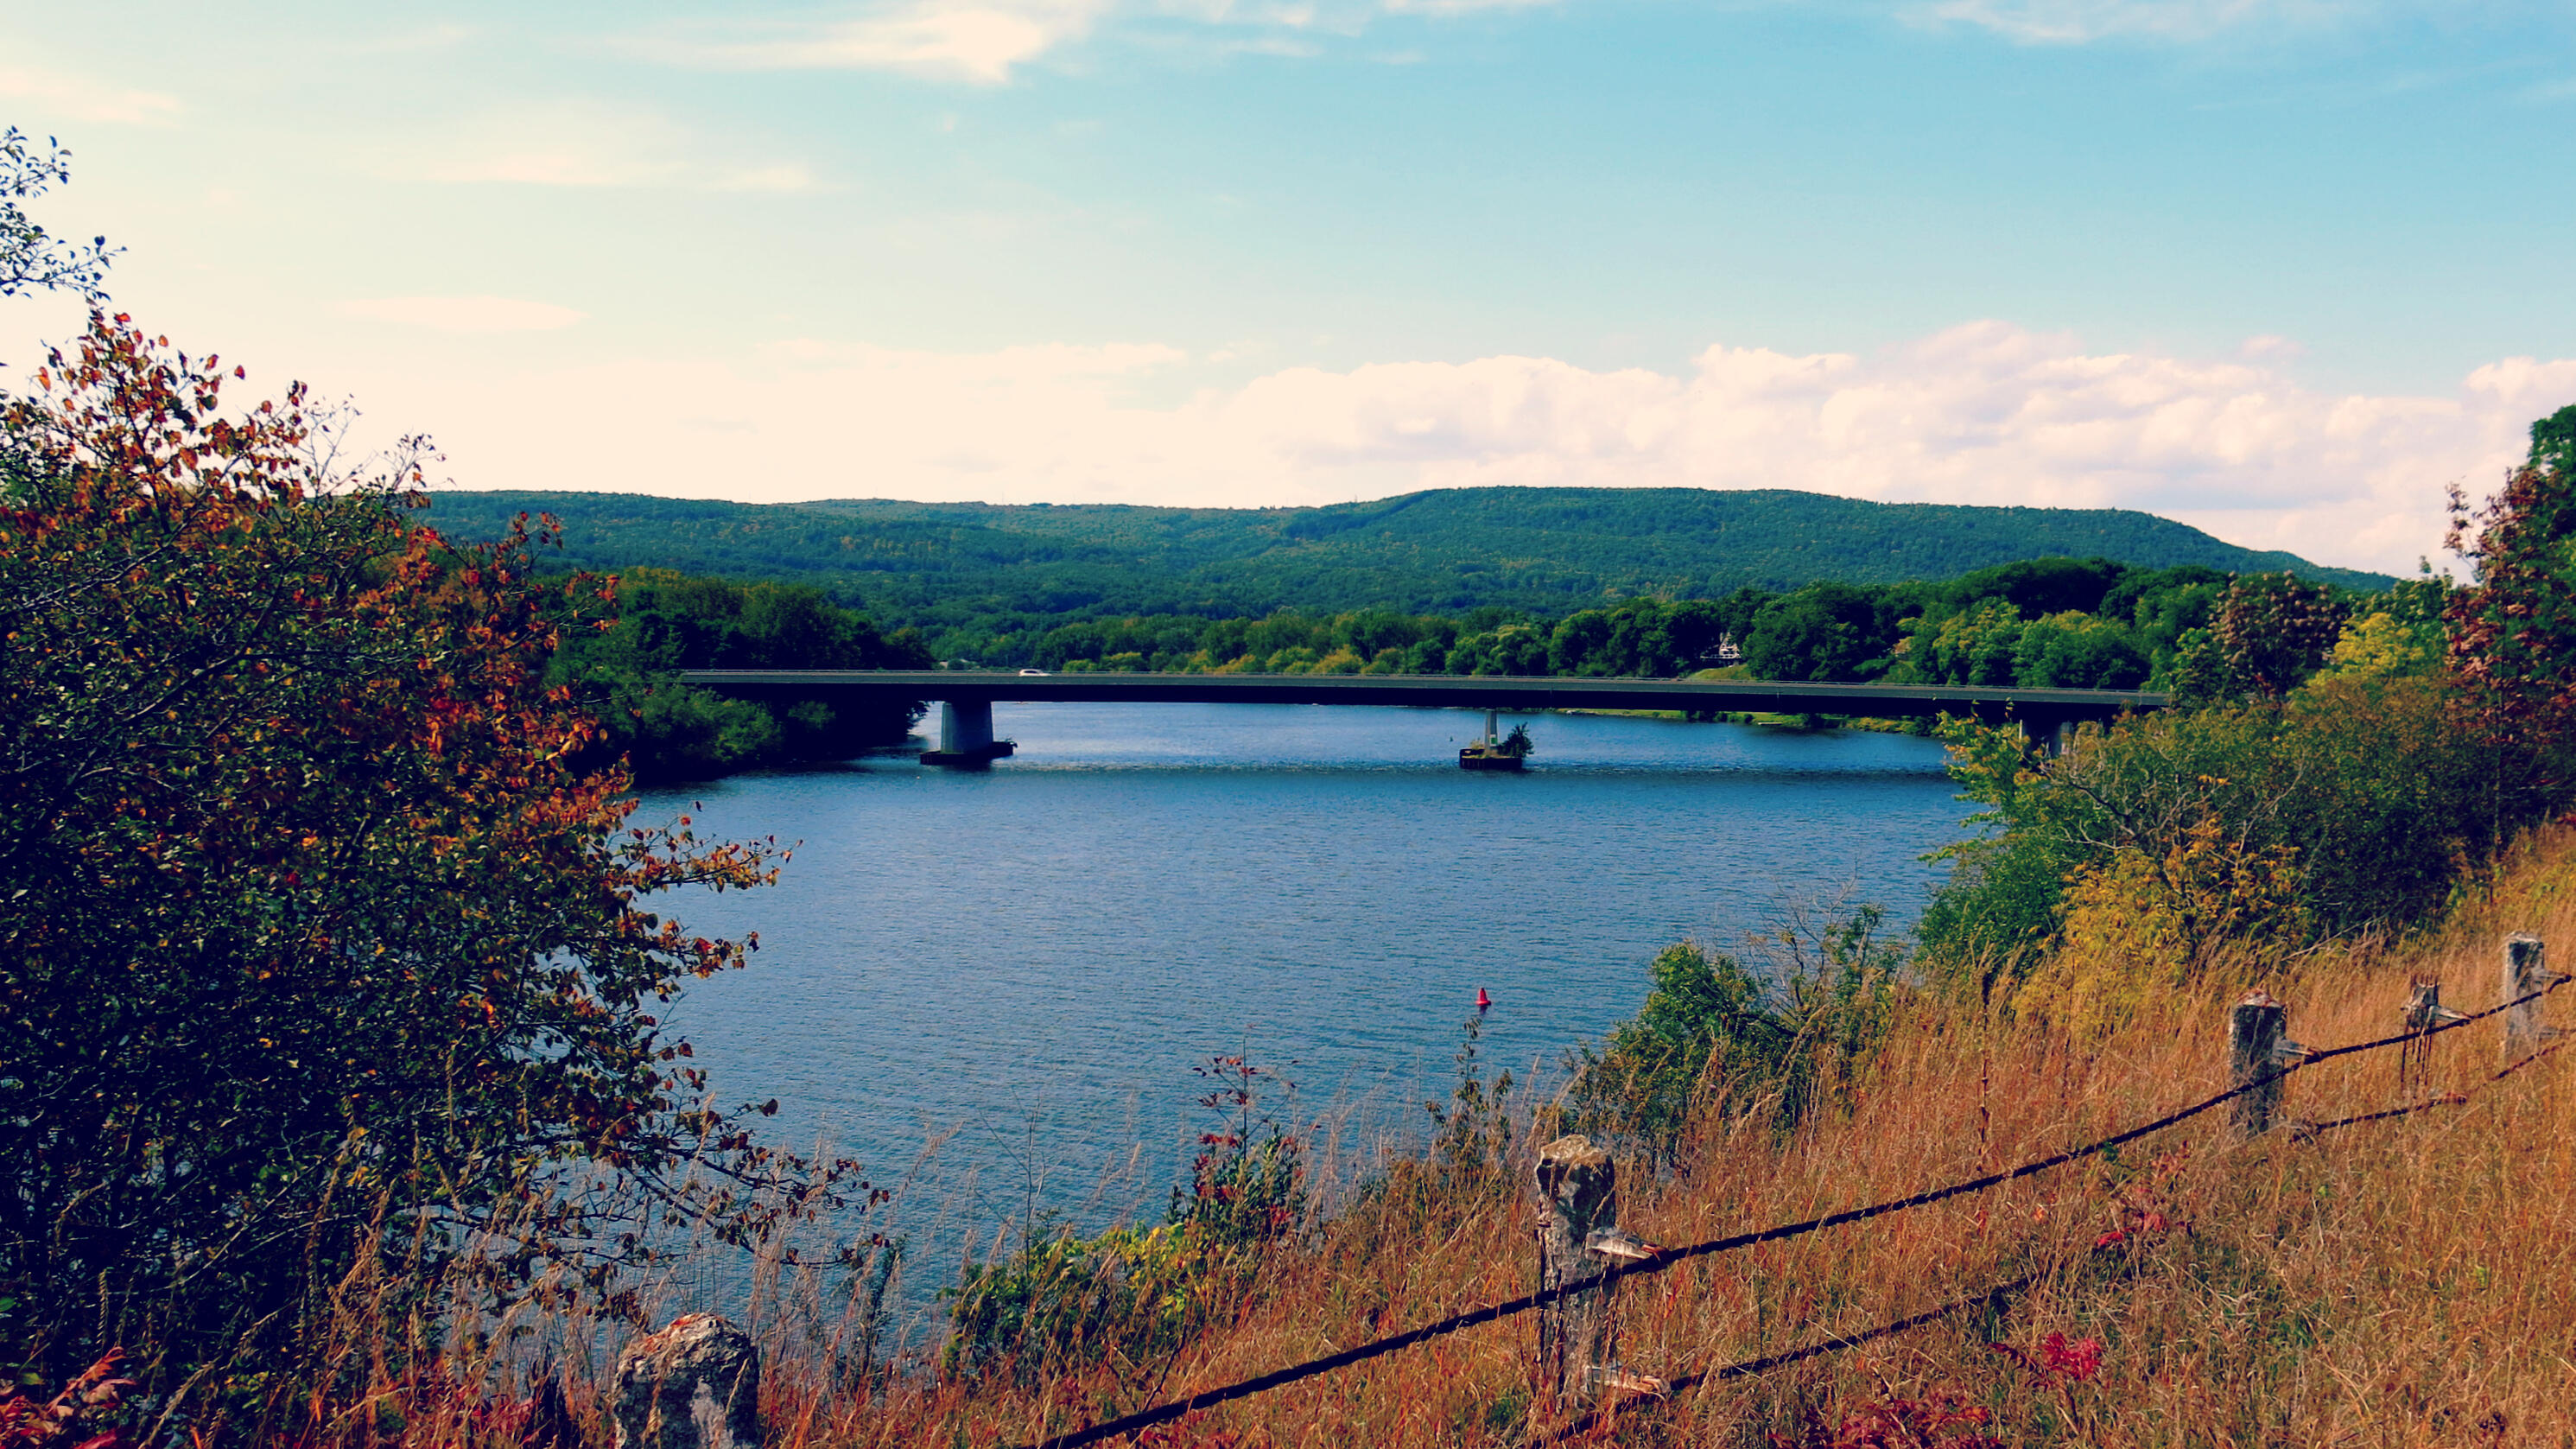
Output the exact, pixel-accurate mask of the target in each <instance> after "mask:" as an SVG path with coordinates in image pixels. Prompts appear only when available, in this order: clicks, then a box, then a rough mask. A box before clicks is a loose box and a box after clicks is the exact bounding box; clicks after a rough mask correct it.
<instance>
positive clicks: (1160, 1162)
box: [645, 704, 1967, 1223]
mask: <svg viewBox="0 0 2576 1449" xmlns="http://www.w3.org/2000/svg"><path fill="white" fill-rule="evenodd" d="M994 723H995V727H996V730H997V732H999V733H1001V734H1004V735H1008V736H1010V737H1013V738H1016V739H1017V740H1018V741H1019V742H1020V753H1019V755H1018V757H1017V758H1014V759H1011V760H1006V761H1003V762H1001V763H1000V764H999V765H997V766H996V767H995V768H994V769H993V770H992V771H991V772H989V773H984V774H954V773H948V772H944V771H938V770H925V769H923V768H921V767H920V766H918V765H916V764H914V763H912V762H911V760H909V759H908V758H902V757H895V756H889V757H885V758H881V759H873V760H863V761H859V762H857V763H855V764H853V765H852V766H850V767H848V768H847V769H844V770H836V771H827V772H816V773H800V774H781V775H765V776H744V777H737V778H734V779H730V780H726V781H723V782H721V783H717V784H710V785H707V786H703V787H700V788H696V789H692V790H689V791H686V792H679V793H662V794H657V795H653V796H649V797H648V798H647V800H646V803H645V813H646V814H647V815H648V816H649V815H669V814H672V813H676V812H678V811H680V810H684V809H688V808H689V807H690V804H691V802H692V801H696V802H702V806H703V808H701V809H699V810H697V812H696V814H697V818H698V821H699V824H700V827H701V830H702V832H704V833H706V834H710V835H714V836H731V837H752V836H768V835H775V836H777V837H779V839H780V840H781V841H782V842H784V841H791V840H795V841H801V842H802V844H801V845H800V846H799V847H798V848H797V850H796V852H795V858H794V860H793V861H792V862H791V863H789V864H788V866H787V867H786V869H785V872H784V876H783V878H782V881H781V884H780V885H779V886H778V887H777V888H776V889H774V890H766V891H757V892H752V893H749V894H745V895H727V896H691V897H681V898H675V899H671V900H669V901H668V902H667V903H665V904H666V908H667V909H668V910H670V911H671V913H673V914H676V915H678V916H680V917H681V919H683V920H685V921H686V922H687V923H688V924H689V925H690V927H691V928H692V929H694V930H698V931H702V932H722V933H727V934H731V933H737V932H740V931H743V930H747V929H756V930H758V931H759V932H760V939H761V949H760V951H759V952H758V954H757V955H756V956H754V957H753V961H754V965H753V966H752V968H751V969H749V970H747V971H743V972H739V973H735V974H733V975H730V976H727V977H724V978H720V979H718V980H715V981H711V982H707V983H703V984H699V985H695V986H693V987H692V988H691V990H690V993H689V995H688V996H687V997H686V998H685V999H684V1000H683V1001H682V1002H681V1004H680V1005H679V1006H678V1007H677V1008H676V1009H675V1010H674V1011H673V1012H672V1013H671V1014H670V1015H671V1019H672V1020H673V1021H674V1023H675V1024H676V1025H677V1026H679V1027H680V1028H681V1029H682V1030H683V1031H685V1032H686V1033H687V1035H688V1036H689V1037H690V1038H691V1040H692V1041H693V1042H694V1043H695V1044H696V1046H697V1050H698V1059H699V1061H700V1063H701V1064H702V1065H704V1066H706V1067H708V1068H709V1069H710V1070H711V1072H712V1075H713V1078H714V1085H715V1088H716V1090H717V1092H718V1094H719V1096H720V1097H722V1098H724V1099H727V1100H742V1099H751V1100H758V1099H761V1098H766V1097H772V1096H774V1097H777V1098H778V1099H779V1100H780V1102H781V1103H782V1109H781V1112H780V1115H779V1118H778V1121H777V1124H776V1125H777V1127H778V1128H779V1129H780V1130H781V1131H782V1132H783V1133H784V1134H785V1135H786V1136H787V1137H788V1138H789V1139H790V1140H792V1141H796V1142H800V1143H804V1142H812V1141H814V1140H815V1139H816V1138H817V1137H818V1136H825V1137H828V1138H829V1139H830V1140H831V1142H832V1144H833V1145H834V1147H835V1148H836V1149H837V1150H839V1151H841V1152H844V1153H848V1154H850V1155H854V1156H857V1157H859V1158H860V1159H861V1160H862V1161H864V1162H865V1163H866V1164H867V1165H868V1167H869V1168H870V1170H871V1171H872V1172H874V1173H876V1174H879V1176H880V1180H881V1181H882V1180H884V1179H885V1177H886V1176H887V1175H900V1174H901V1173H902V1172H903V1171H904V1170H905V1168H906V1166H907V1165H908V1164H910V1163H912V1162H913V1161H914V1160H915V1159H916V1157H917V1156H918V1154H919V1152H920V1149H921V1147H922V1144H923V1143H925V1142H926V1141H928V1140H930V1139H932V1138H933V1137H935V1136H938V1135H939V1134H942V1133H951V1134H953V1135H952V1136H951V1137H950V1138H949V1140H948V1141H947V1142H946V1143H945V1145H944V1146H942V1147H941V1148H940V1149H939V1151H938V1152H937V1153H936V1154H935V1155H934V1156H933V1157H932V1158H931V1159H930V1162H929V1167H928V1169H927V1172H926V1176H925V1180H924V1181H923V1183H922V1186H921V1188H919V1189H916V1195H920V1194H922V1193H930V1194H932V1195H937V1196H942V1197H943V1199H944V1201H945V1202H946V1205H947V1208H948V1214H949V1216H950V1217H951V1218H952V1219H954V1218H959V1217H970V1218H975V1219H980V1220H985V1221H990V1220H992V1219H993V1218H994V1217H996V1216H1009V1215H1015V1214H1016V1213H1017V1212H1018V1211H1019V1210H1020V1209H1021V1207H1022V1206H1024V1204H1025V1199H1026V1197H1027V1195H1028V1194H1029V1193H1031V1192H1032V1191H1034V1192H1035V1194H1036V1196H1037V1198H1038V1199H1039V1200H1040V1201H1041V1202H1044V1203H1049V1204H1053V1205H1056V1206H1059V1207H1064V1208H1067V1209H1069V1210H1070V1211H1071V1212H1072V1213H1073V1215H1074V1216H1075V1217H1076V1218H1077V1219H1078V1220H1087V1221H1088V1222H1092V1223H1097V1222H1101V1221H1105V1220H1107V1219H1110V1218H1113V1217H1116V1216H1118V1215H1120V1214H1121V1213H1123V1212H1126V1211H1128V1210H1130V1209H1133V1208H1137V1207H1140V1206H1148V1207H1150V1206H1159V1204H1160V1202H1161V1200H1162V1196H1163V1193H1164V1191H1165V1189H1166V1188H1167V1187H1168V1185H1169V1184H1170V1183H1171V1182H1172V1181H1173V1180H1174V1175H1175V1174H1176V1172H1177V1171H1178V1170H1179V1166H1180V1164H1182V1163H1184V1162H1186V1160H1187V1150H1186V1149H1185V1147H1184V1143H1185V1141H1186V1140H1187V1139H1188V1137H1189V1134H1191V1133H1194V1132H1195V1131H1196V1130H1197V1128H1198V1118H1199V1115H1200V1114H1199V1113H1198V1109H1197V1108H1195V1107H1194V1106H1193V1104H1192V1102H1191V1098H1192V1097H1193V1096H1194V1095H1195V1093H1196V1092H1197V1091H1198V1090H1200V1086H1199V1084H1198V1082H1197V1079H1195V1078H1193V1077H1192V1076H1191V1074H1190V1068H1191V1066H1192V1065H1193V1064H1194V1063H1199V1062H1203V1061H1204V1060H1205V1059H1206V1058H1207V1057H1209V1056H1210V1055H1212V1054H1217V1053H1238V1052H1240V1053H1244V1054H1247V1055H1249V1056H1250V1057H1252V1058H1253V1059H1254V1060H1255V1061H1257V1062H1260V1063H1265V1064H1272V1065H1276V1066H1279V1067H1281V1068H1282V1069H1284V1070H1286V1071H1287V1074H1288V1075H1289V1076H1290V1077H1292V1078H1293V1079H1294V1080H1295V1081H1296V1082H1297V1083H1298V1084H1299V1087H1300V1089H1301V1092H1300V1097H1301V1101H1302V1103H1303V1104H1304V1106H1305V1107H1306V1109H1307V1111H1308V1113H1309V1114H1310V1115H1312V1114H1313V1113H1314V1112H1316V1111H1318V1110H1320V1109H1323V1108H1325V1107H1328V1106H1330V1105H1332V1104H1334V1103H1336V1102H1338V1103H1340V1104H1341V1110H1342V1112H1343V1113H1344V1114H1345V1115H1346V1116H1348V1117H1350V1118H1352V1119H1354V1120H1355V1121H1357V1122H1358V1123H1359V1124H1360V1125H1362V1126H1367V1125H1370V1124H1372V1123H1374V1124H1379V1125H1384V1124H1395V1125H1399V1126H1401V1127H1402V1128H1404V1129H1405V1130H1408V1131H1410V1130H1414V1128H1415V1126H1416V1124H1418V1123H1419V1121H1420V1120H1421V1114H1420V1111H1419V1109H1418V1107H1415V1106H1413V1105H1412V1104H1413V1103H1415V1102H1417V1101H1418V1100H1419V1099H1420V1098H1422V1097H1423V1096H1425V1095H1441V1094H1445V1091H1446V1083H1447V1078H1448V1075H1449V1073H1450V1072H1451V1070H1452V1068H1451V1065H1450V1058H1451V1055H1452V1053H1453V1052H1454V1051H1455V1050H1456V1049H1457V1046H1458V1041H1459V1022H1460V1021H1461V1020H1462V1019H1463V1018H1465V1017H1467V1016H1469V1015H1472V1014H1473V1008H1474V1002H1475V997H1476V992H1477V989H1478V988H1479V987H1481V988H1483V989H1485V990H1486V991H1488V992H1490V993H1491V994H1492V996H1493V999H1494V1003H1495V1004H1494V1008H1493V1011H1492V1012H1491V1014H1490V1015H1489V1016H1488V1017H1487V1019H1486V1027H1485V1036H1484V1043H1485V1052H1486V1060H1487V1061H1488V1062H1489V1063H1491V1064H1493V1065H1495V1066H1509V1067H1514V1068H1517V1069H1523V1070H1525V1069H1527V1068H1528V1067H1529V1066H1530V1065H1531V1064H1532V1063H1533V1062H1538V1061H1544V1062H1546V1063H1549V1064H1553V1063H1554V1061H1555V1060H1556V1058H1557V1057H1558V1055H1559V1054H1560V1053H1561V1052H1562V1051H1563V1050H1564V1048H1565V1047H1566V1046H1567V1045H1568V1044H1570V1043H1572V1042H1575V1041H1577V1040H1579V1039H1583V1038H1586V1037H1593V1036H1597V1035H1599V1034H1600V1033H1601V1032H1602V1031H1603V1029H1604V1028H1606V1027H1608V1026H1609V1025H1610V1024H1611V1023H1612V1022H1614V1021H1616V1020H1618V1019H1619V1018H1621V1017H1625V1016H1628V1015H1630V1014H1632V1013H1633V1012H1634V1011H1635V1010H1636V1009H1637V1006H1638V1005H1639V1003H1640V1002H1641V1001H1643V999H1644V997H1645V993H1646V985H1647V983H1646V972H1645V968H1646V963H1647V961H1648V960H1649V959H1650V958H1651V957H1652V956H1653V955H1654V953H1655V952H1656V951H1657V950H1658V949H1659V948H1661V947H1663V946H1664V945H1666V944H1668V943H1670V942H1672V941H1675V940H1678V939H1681V938H1683V937H1686V936H1687V937H1696V938H1698V939H1700V940H1702V941H1704V942H1708V943H1710V944H1712V945H1718V946H1731V945H1733V944H1735V943H1737V942H1739V941H1740V940H1741V938H1742V937H1743V935H1744V934H1745V933H1746V932H1747V931H1750V930H1754V929H1757V928H1759V927H1761V926H1762V925H1763V924H1764V923H1765V922H1767V921H1770V920H1773V919H1775V918H1776V916H1777V914H1778V912H1779V909H1780V908H1781V907H1782V906H1783V905H1784V904H1787V903H1794V902H1802V901H1803V902H1814V901H1818V900H1823V899H1829V898H1832V897H1834V896H1836V895H1838V894H1842V893H1844V892H1846V891H1848V892H1849V893H1850V894H1851V897H1852V898H1853V899H1856V900H1868V901H1875V902H1878V903H1880V904H1882V905H1885V906H1887V907H1888V908H1889V909H1890V910H1891V912H1893V913H1894V914H1896V915H1897V916H1898V917H1899V918H1900V919H1903V918H1910V917H1911V916H1912V915H1913V914H1914V912H1915V911H1916V910H1917V909H1918V908H1919V906H1920V904H1921V902H1922V899H1923V897H1924V895H1925V893H1926V891H1927V890H1928V888H1929V887H1930V885H1931V884H1932V882H1933V880H1934V870H1933V868H1932V867H1929V866H1926V865H1924V864H1922V863H1921V861H1920V859H1919V857H1921V856H1922V855H1923V854H1924V853H1925V852H1926V851H1929V850H1932V849H1934V848H1936V847H1938V846H1940V845H1942V844H1945V843H1947V842H1949V841H1951V840H1953V839H1956V838H1957V837H1958V834H1959V821H1960V819H1961V817H1962V815H1963V814H1964V812H1965V810H1966V808H1967V807H1965V806H1962V805H1961V804H1959V803H1958V802H1957V801H1955V800H1954V799H1953V798H1952V787H1951V786H1950V784H1949V782H1948V781H1947V780H1946V779H1945V778H1944V776H1943V775H1942V773H1941V751H1940V748H1939V746H1938V745H1937V744H1935V743H1934V742H1932V741H1929V740H1923V739H1915V738H1909V737H1904V736H1896V735H1880V734H1865V733H1858V732H1851V733H1843V732H1829V733H1818V734H1796V733H1787V732H1778V731H1770V730H1762V729H1755V728H1748V727H1739V726H1731V725H1686V724H1678V723H1668V722H1663V721H1655V720H1636V719H1603V718H1585V717H1572V716H1554V715H1539V716H1532V717H1528V723H1529V725H1530V729H1531V733H1532V735H1533V736H1534V737H1535V738H1536V740H1537V743H1538V754H1537V756H1536V757H1535V758H1534V759H1533V760H1532V762H1531V766H1530V769H1529V770H1528V771H1527V772H1526V773H1525V774H1522V775H1518V776H1513V775H1495V774H1468V773H1466V772H1464V771H1461V770H1459V769H1458V768H1457V767H1456V766H1455V764H1454V763H1452V761H1454V759H1455V753H1454V752H1455V751H1456V749H1457V747H1458V746H1459V745H1460V744H1463V743H1465V742H1466V741H1467V740H1469V739H1470V738H1472V737H1473V736H1474V735H1475V734H1476V732H1477V731H1478V729H1479V728H1480V726H1481V724H1482V717H1481V715H1478V714H1474V713H1470V712H1466V711H1456V710H1408V709H1364V708H1330V707H1316V706H1249V705H1079V704H1051V705H1020V706H1009V705H1005V706H1000V707H997V708H996V710H995V712H994ZM1290 1063H1293V1064H1294V1065H1293V1067H1291V1066H1290V1065H1289V1064H1290ZM1033 1144H1036V1145H1035V1146H1034V1147H1033Z"/></svg>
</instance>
